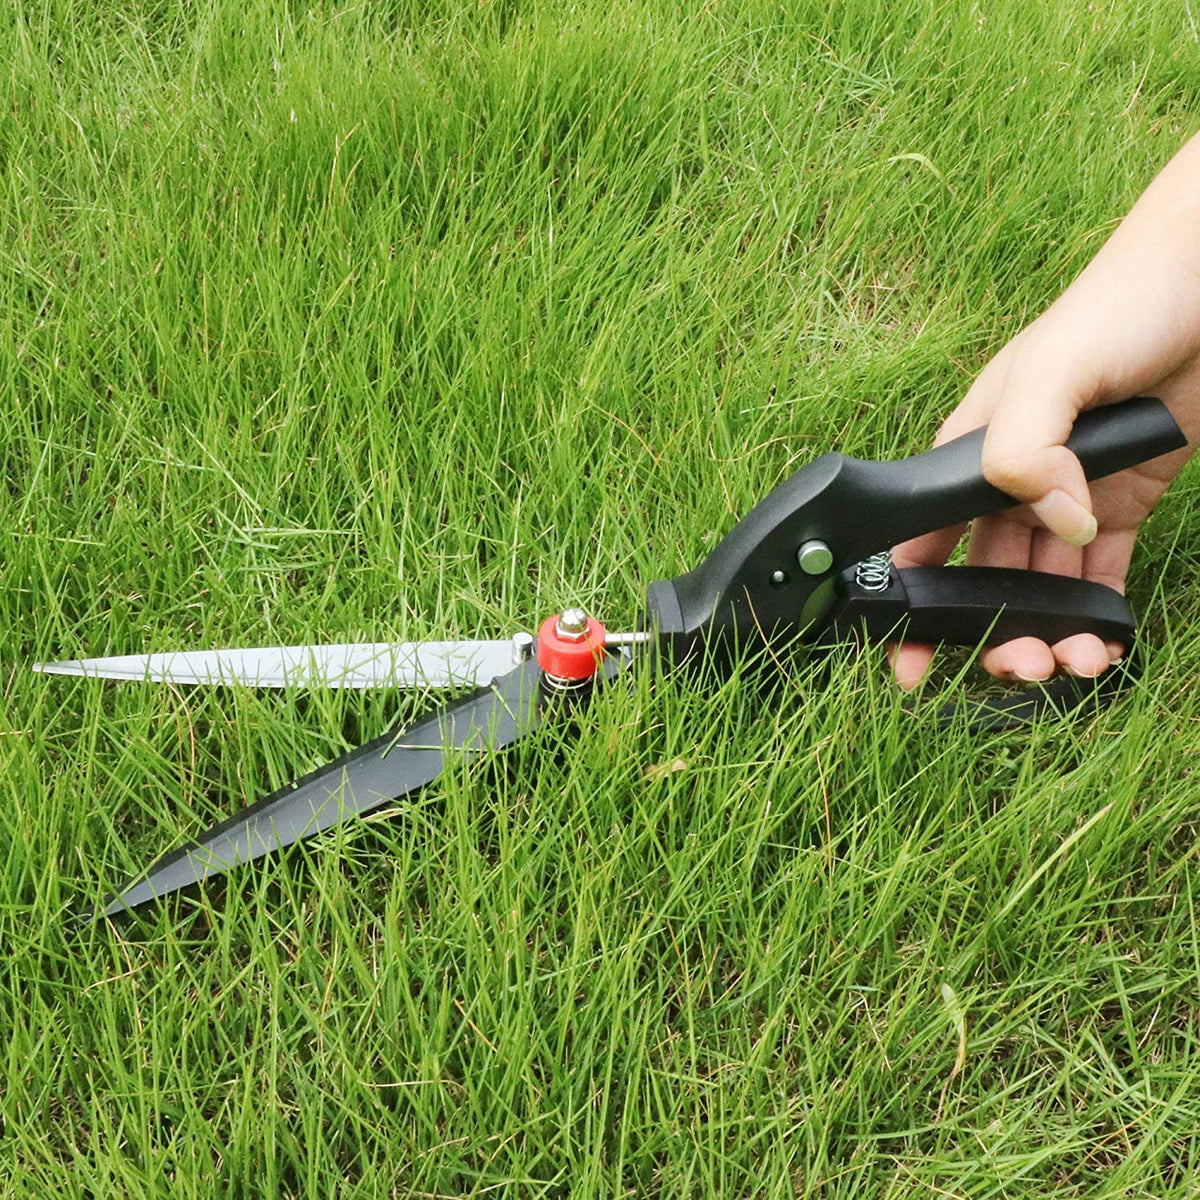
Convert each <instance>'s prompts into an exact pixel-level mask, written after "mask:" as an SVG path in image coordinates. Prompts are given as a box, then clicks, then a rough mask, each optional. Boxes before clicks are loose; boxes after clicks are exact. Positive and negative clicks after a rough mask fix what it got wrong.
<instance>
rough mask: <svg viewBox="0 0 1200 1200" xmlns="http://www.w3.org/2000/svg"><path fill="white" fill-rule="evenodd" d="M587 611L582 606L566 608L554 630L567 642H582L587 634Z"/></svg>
mask: <svg viewBox="0 0 1200 1200" xmlns="http://www.w3.org/2000/svg"><path fill="white" fill-rule="evenodd" d="M587 628H588V619H587V613H585V612H584V611H583V609H582V608H564V609H563V610H562V613H561V614H560V616H559V618H558V621H557V623H556V624H555V626H554V632H555V633H556V634H558V636H559V637H560V638H562V639H563V640H564V641H567V642H581V641H583V639H584V637H586V636H587Z"/></svg>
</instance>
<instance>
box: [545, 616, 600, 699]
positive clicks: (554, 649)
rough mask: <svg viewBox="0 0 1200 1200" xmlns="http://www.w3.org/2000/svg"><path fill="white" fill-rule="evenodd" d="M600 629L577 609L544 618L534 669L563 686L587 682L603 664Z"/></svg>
mask: <svg viewBox="0 0 1200 1200" xmlns="http://www.w3.org/2000/svg"><path fill="white" fill-rule="evenodd" d="M605 636H606V634H605V629H604V626H603V625H601V624H600V622H599V621H596V620H594V619H593V618H592V617H588V616H585V615H584V614H583V613H582V612H580V611H579V610H578V609H567V611H566V612H565V613H561V614H559V615H558V616H553V617H547V618H546V619H545V620H544V621H543V622H542V625H541V628H540V629H539V630H538V636H537V660H538V666H539V667H541V668H542V670H543V671H545V673H546V674H547V675H549V676H552V677H553V678H554V679H556V680H559V681H561V682H564V683H582V682H583V681H584V680H586V679H591V678H592V676H593V675H595V674H596V672H597V671H598V670H599V669H600V664H601V663H602V662H603V661H604V638H605Z"/></svg>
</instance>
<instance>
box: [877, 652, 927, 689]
mask: <svg viewBox="0 0 1200 1200" xmlns="http://www.w3.org/2000/svg"><path fill="white" fill-rule="evenodd" d="M887 655H888V662H890V663H891V664H892V674H893V675H894V676H895V677H896V682H897V683H898V684H899V685H900V686H901V687H902V688H903V689H904V690H905V691H906V692H911V691H912V690H913V688H915V687H916V686H917V684H919V683H920V682H921V680H922V679H924V678H925V672H926V671H928V670H929V664H930V663H931V662H933V647H932V646H920V645H916V644H911V645H910V644H909V643H908V642H905V643H903V644H902V645H896V644H891V645H889V646H888V648H887Z"/></svg>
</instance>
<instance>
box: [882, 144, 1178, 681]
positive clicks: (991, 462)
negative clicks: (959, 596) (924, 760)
mask: <svg viewBox="0 0 1200 1200" xmlns="http://www.w3.org/2000/svg"><path fill="white" fill-rule="evenodd" d="M1137 395H1141V396H1157V397H1159V398H1160V399H1161V400H1163V401H1164V402H1165V403H1166V405H1167V407H1168V408H1169V409H1170V410H1171V414H1172V415H1173V416H1174V418H1175V420H1176V421H1177V422H1178V423H1179V425H1180V427H1181V428H1182V430H1183V432H1184V434H1185V435H1186V436H1187V439H1188V443H1189V444H1188V447H1187V448H1186V449H1184V450H1180V451H1177V452H1176V453H1173V454H1169V455H1164V456H1163V457H1161V458H1158V459H1155V460H1154V461H1153V462H1149V463H1146V464H1144V465H1142V466H1140V467H1137V468H1134V469H1133V470H1129V471H1123V472H1121V473H1120V474H1118V475H1114V476H1111V477H1109V478H1107V479H1103V480H1099V481H1097V482H1095V483H1093V484H1092V485H1091V487H1090V488H1089V485H1088V483H1087V482H1086V480H1085V479H1084V476H1083V470H1082V468H1081V467H1080V465H1079V460H1078V459H1077V458H1076V457H1075V456H1074V455H1073V454H1072V453H1071V452H1070V451H1069V450H1068V449H1067V448H1066V447H1065V445H1064V444H1063V443H1064V442H1065V441H1066V439H1067V437H1068V435H1069V434H1070V432H1071V427H1072V425H1073V424H1074V422H1075V418H1076V417H1077V416H1078V415H1079V413H1080V412H1082V411H1083V410H1084V409H1087V408H1092V407H1093V406H1096V405H1101V404H1110V403H1113V402H1115V401H1117V400H1123V399H1125V398H1126V397H1128V396H1137ZM984 424H986V425H988V433H987V438H986V440H985V442H984V446H983V462H982V465H983V473H984V475H985V476H986V478H987V479H988V481H989V482H990V483H992V484H993V485H994V486H996V487H998V488H1000V489H1001V490H1002V491H1005V492H1007V493H1008V494H1009V495H1011V496H1014V497H1015V498H1016V499H1018V500H1021V501H1023V502H1024V505H1023V507H1021V508H1017V509H1012V510H1010V511H1008V512H1005V513H1002V514H1000V515H998V516H994V517H988V518H985V519H982V520H979V521H976V522H974V524H973V526H972V528H971V535H970V542H969V544H968V552H967V561H968V562H969V563H971V564H977V565H986V566H996V567H1022V568H1030V569H1033V570H1038V571H1051V572H1054V573H1056V574H1060V575H1073V576H1076V577H1081V578H1084V579H1090V580H1094V581H1096V582H1097V583H1103V584H1106V585H1107V586H1109V587H1111V588H1115V589H1116V590H1118V591H1120V592H1124V590H1125V576H1126V573H1127V571H1128V569H1129V560H1130V557H1131V555H1132V553H1133V545H1134V541H1135V539H1136V537H1137V531H1138V527H1139V526H1140V525H1141V523H1142V521H1143V520H1144V519H1145V517H1146V515H1147V514H1148V513H1149V512H1150V510H1151V509H1152V508H1153V507H1154V505H1155V503H1156V502H1157V500H1158V498H1159V497H1160V496H1161V495H1162V494H1163V493H1164V492H1165V491H1166V490H1167V488H1168V486H1169V485H1170V483H1171V481H1172V480H1173V479H1174V478H1175V476H1176V475H1177V474H1178V473H1179V471H1180V469H1181V468H1182V467H1183V465H1184V463H1185V462H1186V461H1187V459H1188V457H1189V456H1190V454H1191V451H1192V448H1193V446H1194V445H1195V444H1196V443H1197V442H1200V135H1197V136H1196V137H1193V138H1192V140H1191V141H1189V142H1188V143H1187V144H1186V145H1185V146H1184V147H1183V149H1182V150H1180V151H1179V153H1178V154H1177V155H1176V156H1175V157H1174V158H1173V159H1172V160H1171V162H1170V163H1169V164H1168V165H1167V166H1166V167H1165V168H1164V169H1163V171H1162V172H1161V173H1160V174H1159V175H1158V177H1157V178H1156V179H1155V180H1154V182H1153V183H1152V184H1151V185H1150V187H1149V188H1147V190H1146V192H1145V193H1144V194H1143V195H1142V197H1141V198H1140V199H1139V200H1138V202H1137V204H1136V205H1135V206H1134V207H1133V209H1132V210H1131V211H1130V213H1129V215H1128V216H1127V217H1126V218H1125V219H1124V220H1123V221H1122V222H1121V224H1120V225H1119V226H1118V228H1117V229H1116V230H1115V231H1114V233H1113V234H1112V236H1111V237H1110V238H1109V240H1108V241H1107V242H1106V243H1105V245H1104V247H1103V248H1102V249H1101V250H1100V252H1099V253H1098V254H1097V255H1096V257H1095V258H1094V259H1093V260H1092V261H1091V262H1090V263H1089V264H1088V266H1087V267H1086V268H1085V269H1084V270H1083V272H1082V273H1081V274H1080V275H1079V277H1078V278H1077V279H1076V280H1075V281H1074V282H1073V283H1072V284H1071V286H1070V287H1069V288H1067V290H1066V291H1065V292H1064V293H1063V294H1062V295H1061V296H1060V297H1059V298H1058V299H1057V300H1056V301H1055V302H1054V304H1052V305H1051V306H1050V308H1048V309H1047V310H1046V311H1045V312H1044V313H1043V314H1042V315H1041V316H1040V317H1038V318H1037V320H1036V321H1034V322H1033V323H1032V324H1031V325H1029V326H1028V327H1027V328H1025V329H1024V330H1022V332H1021V333H1019V334H1018V335H1017V336H1016V337H1015V338H1013V340H1012V341H1011V342H1009V343H1008V345H1006V346H1005V347H1004V348H1003V349H1002V350H1001V351H1000V352H999V354H997V355H996V357H995V358H993V359H992V361H991V362H989V363H988V365H987V366H986V367H985V368H984V370H983V371H982V372H981V373H980V375H979V377H978V378H977V379H976V380H975V382H974V384H973V385H972V386H971V388H970V390H969V391H968V392H967V394H966V396H965V397H964V398H963V400H962V402H961V403H960V404H959V406H958V407H957V408H956V409H955V410H954V412H953V413H951V414H950V416H949V417H948V418H947V419H946V421H945V423H944V424H943V425H942V427H941V430H940V431H939V433H938V436H937V439H936V441H935V444H941V443H942V442H945V441H949V440H950V439H951V438H955V437H958V436H959V435H960V434H963V433H967V432H968V431H970V430H972V429H975V428H977V427H978V426H980V425H984ZM962 532H963V527H962V526H959V527H957V528H954V529H945V530H940V531H938V532H936V533H932V534H928V535H926V536H925V537H921V538H916V539H914V540H913V541H910V542H905V543H904V544H903V545H900V546H897V547H896V548H895V550H894V552H893V558H894V561H895V563H896V565H897V566H898V567H912V566H926V565H934V564H941V563H944V562H945V561H946V559H947V557H948V556H949V554H950V552H951V551H952V550H953V549H954V547H955V545H957V543H958V541H959V538H960V537H961V536H962ZM1122 653H1123V647H1121V646H1119V645H1117V644H1115V643H1109V644H1107V645H1106V644H1105V643H1104V642H1102V641H1101V640H1100V639H1099V638H1097V637H1095V636H1094V635H1092V634H1079V635H1076V636H1074V637H1069V638H1066V639H1064V640H1063V641H1061V642H1058V643H1056V644H1055V645H1053V646H1050V645H1047V644H1046V643H1045V642H1042V641H1038V640H1037V639H1036V638H1021V639H1019V640H1017V641H1013V642H1008V643H1006V644H1005V645H1003V646H995V647H992V648H991V649H989V650H986V651H985V652H984V653H983V655H982V662H983V665H984V667H985V668H986V669H987V670H988V671H989V672H991V674H993V675H994V676H996V677H997V678H1000V679H1006V680H1018V679H1019V680H1026V681H1033V680H1043V679H1048V678H1049V677H1050V676H1051V675H1053V674H1054V673H1055V672H1056V671H1059V670H1061V671H1066V672H1068V673H1070V674H1074V675H1078V676H1085V677H1091V676H1095V675H1098V674H1100V673H1101V672H1102V671H1104V670H1105V669H1106V668H1107V667H1108V666H1109V665H1110V663H1112V662H1114V661H1117V660H1118V659H1119V658H1120V656H1121V654H1122ZM932 657H933V651H932V649H931V648H930V647H928V646H919V645H907V644H906V645H904V646H901V647H898V648H897V647H893V648H892V650H891V658H892V667H893V670H894V672H895V675H896V679H897V681H898V682H899V684H900V686H901V687H904V688H912V687H915V686H916V685H917V684H918V683H919V682H920V680H921V679H922V677H923V676H924V674H925V672H926V671H927V670H928V668H929V663H930V661H931V659H932Z"/></svg>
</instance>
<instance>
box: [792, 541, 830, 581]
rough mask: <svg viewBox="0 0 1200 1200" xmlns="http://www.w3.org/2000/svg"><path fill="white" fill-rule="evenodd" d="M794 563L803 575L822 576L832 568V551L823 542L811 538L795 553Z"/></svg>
mask: <svg viewBox="0 0 1200 1200" xmlns="http://www.w3.org/2000/svg"><path fill="white" fill-rule="evenodd" d="M796 561H797V562H798V563H799V564H800V570H802V571H803V572H804V573H805V575H824V574H825V572H826V571H828V570H829V568H830V567H832V566H833V551H832V550H830V548H829V547H828V546H827V545H825V543H824V542H822V541H818V540H817V539H816V538H813V539H811V540H810V541H807V542H804V543H803V544H802V545H801V547H800V549H799V550H797V551H796Z"/></svg>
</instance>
